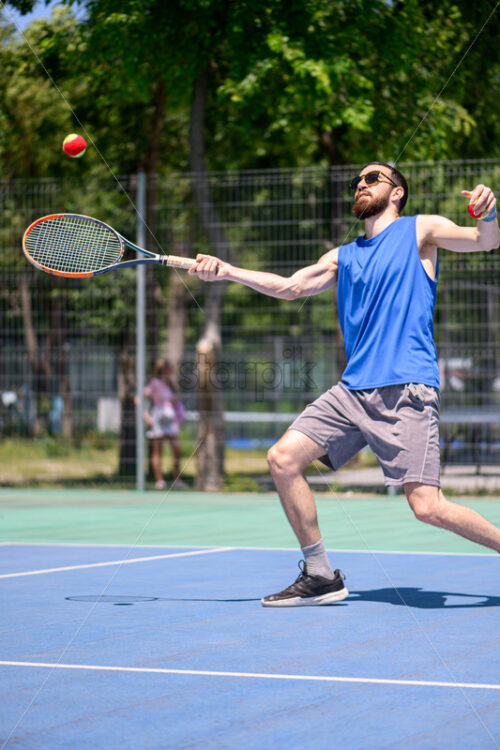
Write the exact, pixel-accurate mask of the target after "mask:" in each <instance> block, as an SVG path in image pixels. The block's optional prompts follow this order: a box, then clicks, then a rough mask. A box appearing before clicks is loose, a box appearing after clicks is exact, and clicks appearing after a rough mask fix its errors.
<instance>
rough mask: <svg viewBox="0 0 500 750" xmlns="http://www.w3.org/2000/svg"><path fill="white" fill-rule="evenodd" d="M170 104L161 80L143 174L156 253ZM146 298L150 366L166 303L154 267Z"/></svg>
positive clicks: (148, 274)
mask: <svg viewBox="0 0 500 750" xmlns="http://www.w3.org/2000/svg"><path fill="white" fill-rule="evenodd" d="M166 102H167V90H166V85H165V82H164V81H160V82H159V83H158V86H157V88H156V95H155V108H154V113H153V117H152V118H151V130H150V135H149V150H148V153H147V156H146V159H145V163H144V171H145V172H146V175H147V183H146V184H147V192H146V229H147V232H146V248H147V249H148V250H152V251H153V252H156V253H158V252H163V249H162V248H161V247H159V246H158V242H157V240H156V209H157V205H156V204H157V198H158V167H159V161H160V150H159V146H160V137H161V132H162V129H163V125H164V123H165V114H166ZM146 299H147V300H149V301H150V303H151V304H148V305H147V308H146V331H147V341H148V344H149V350H150V352H151V356H150V357H149V365H150V367H151V366H152V365H153V364H154V362H155V361H156V360H157V359H158V348H159V346H158V342H159V325H158V307H159V306H160V305H163V304H164V303H165V298H164V295H163V289H162V287H161V286H160V284H159V283H158V282H157V280H156V274H155V267H154V266H147V267H146Z"/></svg>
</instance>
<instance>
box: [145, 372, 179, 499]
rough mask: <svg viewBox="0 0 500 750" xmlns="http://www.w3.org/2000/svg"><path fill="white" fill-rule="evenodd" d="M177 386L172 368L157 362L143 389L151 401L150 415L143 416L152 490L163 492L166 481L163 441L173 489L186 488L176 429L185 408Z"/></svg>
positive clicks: (147, 413)
mask: <svg viewBox="0 0 500 750" xmlns="http://www.w3.org/2000/svg"><path fill="white" fill-rule="evenodd" d="M177 392H178V389H177V384H176V382H175V380H174V377H173V370H172V367H171V365H170V364H169V363H168V362H166V361H164V360H160V361H158V362H157V363H156V365H155V368H154V371H153V377H152V378H151V380H150V381H149V383H148V384H147V386H146V387H145V389H144V395H145V396H146V398H148V399H149V400H150V401H151V404H152V408H151V412H150V413H149V412H146V413H145V414H144V419H145V421H146V424H147V425H148V427H149V430H148V431H147V433H146V436H147V437H148V438H150V439H151V468H152V470H153V475H154V478H155V488H156V489H157V490H163V489H165V488H166V486H167V485H166V482H165V480H164V479H163V474H162V471H161V456H162V448H163V441H164V440H167V441H168V442H169V443H170V445H171V446H172V454H173V459H174V481H173V484H172V488H173V489H186V487H187V485H186V484H185V483H184V482H183V481H182V479H181V478H180V463H181V444H180V441H179V428H180V426H181V424H182V422H183V420H184V407H183V405H182V403H181V401H180V400H179V397H178V395H177Z"/></svg>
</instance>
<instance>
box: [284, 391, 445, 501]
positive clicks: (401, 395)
mask: <svg viewBox="0 0 500 750" xmlns="http://www.w3.org/2000/svg"><path fill="white" fill-rule="evenodd" d="M289 429H292V430H298V431H299V432H302V433H304V435H307V436H308V437H310V438H311V440H314V442H315V443H318V444H319V445H321V446H322V447H323V448H324V449H325V453H326V455H325V456H324V457H323V458H321V459H320V460H321V461H323V463H326V464H327V465H330V466H331V467H332V468H333V469H335V470H337V469H339V468H340V467H341V466H343V464H345V463H346V462H347V461H349V459H351V458H352V457H353V456H355V455H356V453H358V451H360V450H361V449H362V448H364V447H365V446H366V445H369V446H370V448H371V449H372V451H373V452H374V454H375V455H376V457H377V459H378V461H379V463H380V466H381V467H382V470H383V472H384V481H385V484H391V485H400V484H405V483H406V482H421V483H422V484H431V485H434V486H435V487H439V486H440V476H439V468H440V458H439V391H438V390H437V388H433V387H431V386H427V385H422V384H421V383H407V384H404V385H388V386H384V387H383V388H369V389H367V390H362V391H350V390H349V389H348V388H346V387H345V386H344V385H342V383H338V384H337V385H335V386H333V388H330V390H329V391H326V393H323V395H322V396H320V397H319V398H317V399H316V401H313V403H312V404H309V405H308V406H306V408H305V409H304V411H303V412H302V414H300V416H298V417H297V419H296V420H295V421H294V422H293V423H292V424H291V425H290V428H289Z"/></svg>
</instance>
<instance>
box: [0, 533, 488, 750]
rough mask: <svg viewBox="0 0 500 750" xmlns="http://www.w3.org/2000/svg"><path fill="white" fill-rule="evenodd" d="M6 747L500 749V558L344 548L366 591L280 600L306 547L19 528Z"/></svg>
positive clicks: (7, 591) (4, 584) (7, 550)
mask: <svg viewBox="0 0 500 750" xmlns="http://www.w3.org/2000/svg"><path fill="white" fill-rule="evenodd" d="M0 554H1V558H2V576H1V579H0V585H1V589H2V601H3V603H4V606H3V608H2V633H3V637H2V653H1V660H0V673H1V676H2V678H1V684H2V686H3V690H2V709H1V714H2V718H1V737H2V741H3V743H4V744H3V745H2V747H7V748H37V749H39V750H44V749H45V748H47V749H49V748H50V750H53V749H54V748H84V747H85V748H88V747H98V748H104V747H105V748H121V749H123V748H188V747H189V748H256V749H257V748H259V749H261V748H267V747H274V748H305V747H313V748H316V749H318V750H320V749H321V750H322V749H323V748H324V749H325V750H326V749H327V748H328V750H330V749H331V748H349V750H350V749H351V748H400V747H401V748H402V747H405V748H408V747H410V748H454V749H455V748H456V749H459V748H463V749H464V750H466V749H467V750H472V749H473V748H478V749H479V748H481V749H483V748H490V747H491V748H494V747H499V746H500V745H499V743H500V679H499V670H498V648H499V628H498V615H499V607H500V596H498V585H497V582H498V559H497V557H496V556H494V555H491V554H487V553H486V554H432V553H424V554H422V553H421V554H417V553H407V552H404V553H403V552H402V553H388V552H356V551H345V550H344V551H332V552H331V553H330V558H331V560H332V561H333V562H334V564H335V565H336V566H338V567H340V568H341V569H342V570H343V571H344V572H345V573H346V575H347V579H346V585H347V586H348V588H349V591H350V596H349V597H348V599H346V600H345V601H344V602H341V603H339V604H335V605H332V606H329V607H303V608H292V609H290V608H287V609H278V610H277V609H266V608H263V607H261V605H260V597H261V596H262V595H264V594H268V593H271V592H273V591H276V590H279V589H280V588H282V587H283V586H285V585H288V583H289V582H290V579H291V577H292V576H293V570H294V567H295V565H296V563H297V560H298V555H297V552H296V551H295V550H291V549H259V548H234V547H178V546H175V547H173V546H172V547H160V546H148V547H145V546H142V547H136V546H130V545H129V546H125V545H124V546H122V545H113V546H105V545H70V544H57V545H51V544H22V543H7V544H3V545H2V546H1V547H0Z"/></svg>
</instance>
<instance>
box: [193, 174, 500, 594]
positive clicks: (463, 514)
mask: <svg viewBox="0 0 500 750" xmlns="http://www.w3.org/2000/svg"><path fill="white" fill-rule="evenodd" d="M351 188H352V190H353V193H354V204H353V213H354V215H355V216H356V218H358V219H360V220H363V221H364V227H365V234H364V236H360V237H357V238H356V239H355V240H354V241H353V242H350V243H349V244H347V245H341V246H340V247H337V248H335V249H334V250H330V251H329V252H327V253H326V254H325V255H323V256H322V257H321V258H320V259H319V260H318V262H317V263H315V264H313V265H311V266H307V267H306V268H302V269H301V270H299V271H297V272H296V273H294V274H293V275H292V276H291V277H289V278H285V277H283V276H278V275H276V274H272V273H263V272H259V271H251V270H247V269H243V268H237V267H235V266H232V265H230V264H229V263H224V262H222V261H220V260H219V259H217V258H214V257H212V256H207V255H198V256H197V259H196V260H197V262H196V265H195V266H193V267H192V269H191V270H190V271H189V273H191V274H197V275H198V276H199V277H200V278H201V279H203V280H204V281H217V280H219V279H226V280H229V281H238V282H240V283H241V284H245V285H246V286H248V287H250V288H251V289H254V290H255V291H257V292H261V293H262V294H267V295H270V296H272V297H279V298H281V299H288V300H290V299H297V298H299V297H309V296H312V295H313V294H319V293H321V292H323V291H325V290H326V289H330V288H331V287H333V286H334V285H335V284H337V286H338V289H337V294H338V314H339V320H340V324H341V327H342V331H343V334H344V340H345V349H346V355H347V367H346V369H345V371H344V373H343V375H342V379H341V381H340V382H339V383H338V384H337V385H334V386H333V388H330V390H328V391H327V392H326V393H324V394H323V395H321V396H320V397H319V398H317V399H316V400H315V401H314V402H313V403H312V404H309V405H308V406H307V407H306V408H305V409H304V411H303V412H302V414H301V415H300V416H299V417H298V418H297V419H296V420H295V421H294V422H293V423H292V425H291V426H290V428H289V429H288V431H287V432H286V433H285V434H284V435H283V437H282V438H281V439H280V440H279V441H278V442H277V443H276V444H275V445H273V447H272V448H271V449H270V450H269V454H268V460H269V466H270V469H271V474H272V476H273V479H274V483H275V485H276V489H277V490H278V493H279V496H280V499H281V502H282V505H283V508H284V511H285V513H286V515H287V517H288V520H289V522H290V524H291V526H292V528H293V530H294V532H295V534H296V536H297V539H298V540H299V543H300V545H301V547H302V552H303V555H304V561H305V562H304V564H303V567H302V569H301V574H300V575H299V577H298V578H297V580H296V581H295V583H293V584H292V585H291V586H289V587H288V588H286V589H285V590H284V591H281V592H280V593H277V594H273V595H271V596H266V597H264V599H262V604H263V605H264V606H267V607H292V606H303V605H316V604H330V603H332V602H337V601H341V600H342V599H345V597H346V596H348V591H347V589H346V587H345V585H344V581H343V576H342V574H341V573H340V571H338V570H335V571H333V570H332V568H331V566H330V563H329V561H328V557H327V555H326V552H325V547H324V544H323V541H322V538H321V533H320V530H319V526H318V520H317V512H316V504H315V501H314V498H313V495H312V493H311V491H310V489H309V485H308V484H307V482H306V480H305V477H304V470H305V469H306V467H307V466H308V465H309V464H310V463H311V462H312V461H314V460H315V459H321V460H323V462H324V463H327V464H329V465H331V466H332V467H333V468H334V469H335V470H336V469H339V468H340V467H341V466H342V465H343V464H345V463H346V462H347V461H349V459H351V458H352V457H353V456H354V455H355V454H356V453H357V452H358V451H359V450H361V448H363V447H364V446H365V445H369V446H370V448H371V449H372V451H373V452H374V453H375V455H376V456H377V459H378V461H379V463H380V465H381V467H382V469H383V472H384V478H385V483H386V484H387V485H402V486H403V487H404V491H405V493H406V497H407V499H408V502H409V504H410V507H411V509H412V510H413V512H414V514H415V516H416V517H417V518H418V519H419V520H420V521H424V522H425V523H430V524H432V525H433V526H439V527H440V528H444V529H448V530H450V531H453V532H455V533H456V534H460V535H461V536H463V537H466V538H467V539H470V540H471V541H473V542H476V543H478V544H482V545H484V546H486V547H490V548H492V549H494V550H497V551H498V552H500V529H498V528H497V527H496V526H494V525H493V524H492V523H490V522H489V521H487V520H486V519H485V518H483V516H481V515H480V514H479V513H477V512H476V511H474V510H472V509H470V508H467V507H464V506H463V505H457V504H456V503H453V502H451V501H450V500H447V499H446V498H445V496H444V495H443V493H442V492H441V489H440V462H439V435H438V427H439V371H438V365H437V356H436V348H435V345H434V339H433V315H434V308H435V304H436V288H437V277H438V253H437V249H438V247H442V248H445V249H446V250H451V251H454V252H458V253H460V252H481V251H488V250H492V249H493V248H496V247H498V246H499V245H500V229H499V226H498V221H497V219H496V199H495V196H494V194H493V192H492V190H491V189H490V188H489V187H486V186H484V185H477V186H476V187H475V188H474V190H473V191H472V192H471V193H469V192H467V191H463V192H462V194H463V195H464V196H467V197H470V200H471V204H472V203H473V205H474V214H475V216H476V217H481V218H480V220H478V223H477V226H476V227H473V228H470V227H460V226H457V225H456V224H454V223H453V222H452V221H450V220H449V219H446V218H444V217H443V216H425V215H419V216H409V217H400V213H401V212H402V210H403V208H404V206H405V203H406V201H407V197H408V185H407V183H406V180H405V178H404V176H403V175H402V174H401V173H400V172H399V171H398V170H397V169H395V168H393V167H392V166H390V165H388V164H385V163H382V162H371V163H370V164H367V165H366V166H365V167H363V169H362V170H361V171H360V173H359V175H358V176H357V177H355V178H354V179H353V180H352V183H351Z"/></svg>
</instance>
